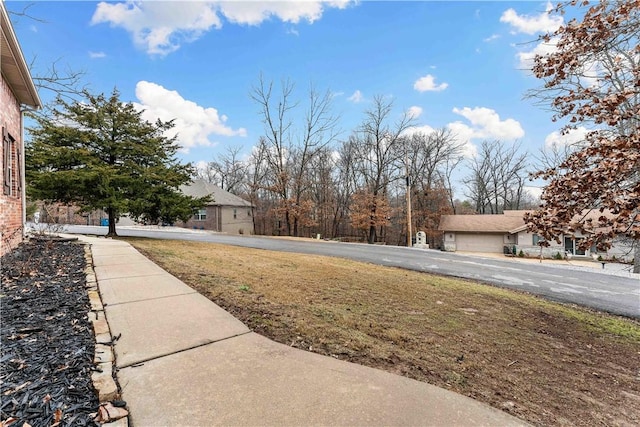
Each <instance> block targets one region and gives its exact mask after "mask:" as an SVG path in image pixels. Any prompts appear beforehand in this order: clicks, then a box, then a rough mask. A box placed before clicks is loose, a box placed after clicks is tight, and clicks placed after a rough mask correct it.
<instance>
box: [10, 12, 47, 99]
mask: <svg viewBox="0 0 640 427" xmlns="http://www.w3.org/2000/svg"><path fill="white" fill-rule="evenodd" d="M0 14H1V15H2V16H1V17H2V19H1V20H0V21H2V32H4V33H5V35H6V37H7V43H8V44H9V49H10V50H11V51H13V52H14V54H15V58H16V65H17V67H18V70H19V71H20V74H22V76H23V78H25V84H26V86H27V91H28V92H29V95H30V96H31V98H32V100H33V104H31V103H27V102H21V104H26V105H29V106H31V107H34V108H40V107H42V101H41V100H40V95H38V90H37V89H36V86H35V84H34V83H33V79H32V77H31V72H30V71H29V67H28V66H27V62H26V61H25V59H24V54H23V53H22V48H20V43H18V38H17V37H16V33H15V31H14V30H13V25H11V21H10V20H9V12H7V9H6V8H5V6H4V1H0Z"/></svg>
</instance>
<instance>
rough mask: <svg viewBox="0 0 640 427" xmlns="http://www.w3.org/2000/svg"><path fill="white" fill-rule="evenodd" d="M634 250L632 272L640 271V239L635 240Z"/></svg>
mask: <svg viewBox="0 0 640 427" xmlns="http://www.w3.org/2000/svg"><path fill="white" fill-rule="evenodd" d="M634 243H635V246H636V248H635V251H634V256H633V272H634V273H640V241H638V240H637V241H635V242H634Z"/></svg>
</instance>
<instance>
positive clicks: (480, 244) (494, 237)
mask: <svg viewBox="0 0 640 427" xmlns="http://www.w3.org/2000/svg"><path fill="white" fill-rule="evenodd" d="M503 246H504V237H503V235H502V234H470V233H464V234H463V233H456V251H462V252H498V253H502V248H503Z"/></svg>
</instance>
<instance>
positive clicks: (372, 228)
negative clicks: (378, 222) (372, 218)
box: [369, 225, 376, 245]
mask: <svg viewBox="0 0 640 427" xmlns="http://www.w3.org/2000/svg"><path fill="white" fill-rule="evenodd" d="M375 242H376V226H375V225H372V226H370V227H369V244H370V245H373V244H374V243H375Z"/></svg>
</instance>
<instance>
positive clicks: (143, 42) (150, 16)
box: [91, 0, 351, 55]
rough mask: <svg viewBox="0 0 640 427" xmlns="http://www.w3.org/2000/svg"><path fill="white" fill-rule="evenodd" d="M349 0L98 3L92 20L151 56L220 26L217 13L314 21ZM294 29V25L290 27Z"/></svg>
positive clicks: (247, 20)
mask: <svg viewBox="0 0 640 427" xmlns="http://www.w3.org/2000/svg"><path fill="white" fill-rule="evenodd" d="M350 3H351V1H349V0H333V1H325V0H308V1H263V2H254V1H189V2H186V1H184V2H183V1H180V2H178V1H171V2H170V1H127V2H120V3H110V2H105V1H103V2H100V3H98V5H97V7H96V10H95V12H94V14H93V17H92V18H91V24H93V25H95V24H102V23H108V24H110V25H111V26H112V27H121V28H124V29H125V30H126V31H128V32H129V33H131V35H132V36H133V41H134V43H135V45H136V46H138V47H139V48H141V49H144V50H145V51H146V52H147V53H148V54H150V55H167V54H169V53H171V52H174V51H176V50H177V49H179V48H180V46H181V45H182V44H183V43H189V42H192V41H194V40H197V39H199V38H200V37H202V35H203V34H204V33H206V32H208V31H210V30H211V29H213V28H215V29H220V28H221V27H222V20H221V17H224V18H225V19H226V20H228V21H229V22H231V23H234V24H240V25H258V24H260V23H261V22H263V21H265V20H268V19H271V18H275V19H278V20H280V21H282V22H286V23H289V24H298V23H299V22H301V21H307V22H309V23H313V22H314V21H317V20H318V19H320V18H321V17H322V13H323V11H324V10H325V9H327V8H339V9H343V8H345V7H347V6H348V5H349V4H350ZM289 32H291V33H295V29H289Z"/></svg>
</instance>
